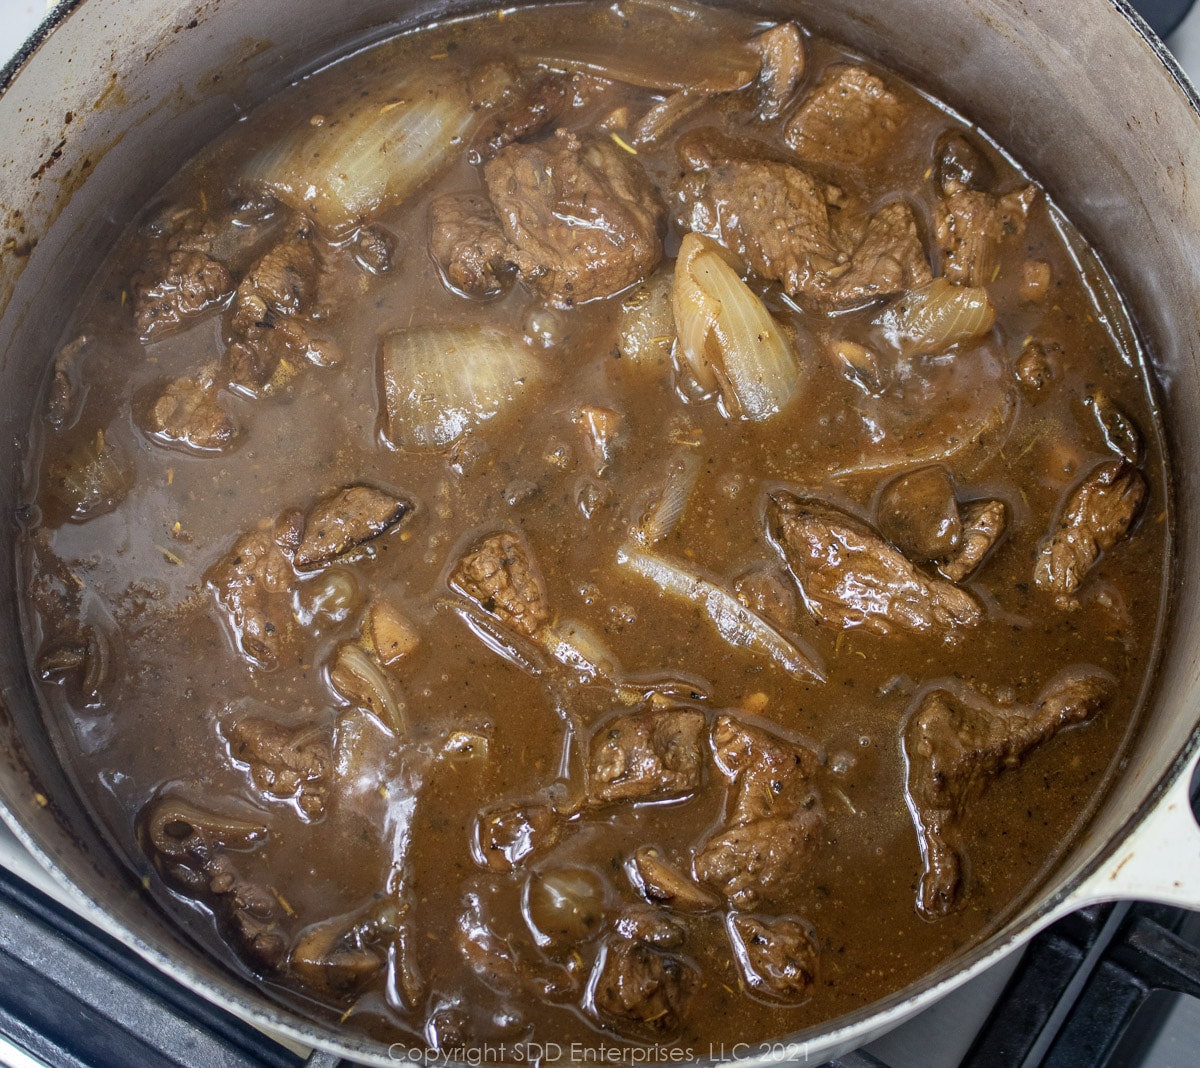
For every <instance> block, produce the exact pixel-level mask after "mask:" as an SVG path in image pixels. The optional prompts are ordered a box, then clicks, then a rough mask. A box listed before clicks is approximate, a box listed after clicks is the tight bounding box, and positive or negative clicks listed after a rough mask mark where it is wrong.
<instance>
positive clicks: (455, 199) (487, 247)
mask: <svg viewBox="0 0 1200 1068" xmlns="http://www.w3.org/2000/svg"><path fill="white" fill-rule="evenodd" d="M429 211H430V217H431V220H432V221H431V228H432V237H431V238H430V251H431V252H432V253H433V258H434V259H435V260H436V261H437V263H438V266H439V267H441V269H442V271H443V273H444V274H445V275H446V278H447V279H449V281H450V284H451V285H452V286H454V288H455V289H459V290H461V291H462V292H464V293H469V294H472V295H476V296H486V295H487V294H490V293H498V292H499V291H500V289H501V288H502V285H503V282H502V280H501V275H502V274H503V273H504V270H505V268H506V267H507V266H508V241H507V240H506V239H505V237H504V231H503V230H502V229H501V228H500V220H499V219H497V218H496V213H495V212H494V211H493V210H492V205H491V204H490V203H489V202H488V200H487V198H486V197H481V196H476V195H475V194H474V193H447V194H446V195H445V196H440V197H438V198H437V200H435V201H434V202H433V203H432V204H431V205H430V206H429Z"/></svg>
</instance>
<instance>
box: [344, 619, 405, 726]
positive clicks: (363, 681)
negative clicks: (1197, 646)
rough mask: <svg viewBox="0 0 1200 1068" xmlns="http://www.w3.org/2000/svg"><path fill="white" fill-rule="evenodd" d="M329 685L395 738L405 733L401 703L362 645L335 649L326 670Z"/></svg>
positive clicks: (352, 644)
mask: <svg viewBox="0 0 1200 1068" xmlns="http://www.w3.org/2000/svg"><path fill="white" fill-rule="evenodd" d="M329 683H330V685H331V686H332V687H333V689H334V691H335V692H336V693H338V694H340V695H341V696H342V697H344V698H345V699H346V700H347V701H349V702H350V703H351V704H353V705H357V706H358V707H360V708H364V709H366V710H367V711H368V712H370V713H372V714H373V715H374V716H375V717H376V718H377V719H378V720H379V722H380V723H382V724H383V725H384V726H385V727H387V729H388V730H390V731H391V732H392V733H393V734H395V735H396V736H397V737H403V736H404V735H405V734H406V733H407V732H408V721H407V717H406V716H405V712H404V703H403V702H402V701H401V700H400V699H399V698H398V697H397V696H396V692H395V691H394V690H393V689H392V684H391V681H390V680H389V679H388V677H387V675H386V674H385V673H384V671H383V669H382V668H381V667H380V666H379V665H378V664H376V663H375V661H374V660H372V659H371V658H370V657H369V656H368V655H367V653H366V650H365V649H363V647H362V646H361V645H356V644H355V643H354V642H346V643H345V644H343V645H342V646H340V647H339V648H338V651H337V657H336V658H335V660H334V662H333V665H332V667H330V669H329Z"/></svg>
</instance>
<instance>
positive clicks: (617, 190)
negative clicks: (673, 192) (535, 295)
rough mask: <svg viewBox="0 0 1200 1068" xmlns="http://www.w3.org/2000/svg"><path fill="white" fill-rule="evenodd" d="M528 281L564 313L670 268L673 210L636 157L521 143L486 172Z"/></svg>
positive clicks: (605, 145)
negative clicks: (665, 237) (666, 232)
mask: <svg viewBox="0 0 1200 1068" xmlns="http://www.w3.org/2000/svg"><path fill="white" fill-rule="evenodd" d="M484 176H485V178H486V180H487V186H488V193H489V194H490V196H491V199H492V204H493V205H494V206H495V208H496V213H497V214H498V215H499V217H500V223H501V226H502V228H503V230H504V234H505V237H507V238H508V240H509V242H510V244H511V245H512V246H513V248H512V250H511V253H510V258H511V260H512V262H513V263H515V264H516V266H517V269H518V270H519V271H520V273H521V275H522V277H523V278H525V279H526V281H528V282H529V283H530V284H532V285H534V286H535V287H536V288H537V289H538V290H539V291H540V292H541V293H543V294H544V295H545V296H546V298H547V299H548V300H549V301H550V302H551V303H553V304H555V305H557V306H558V307H567V308H569V307H571V306H572V305H574V304H580V303H583V302H584V301H588V300H592V299H593V298H596V297H606V296H609V295H611V294H613V293H617V292H619V291H620V290H622V289H625V288H626V287H627V286H631V285H633V283H634V282H637V281H639V280H640V279H643V278H645V277H646V276H647V275H649V273H650V272H651V271H652V270H653V269H654V267H655V265H656V264H657V263H658V262H659V260H660V259H662V238H661V233H662V229H663V226H664V224H665V221H666V209H665V207H664V206H663V204H662V201H661V200H660V199H659V196H658V193H657V192H656V190H655V188H654V184H653V183H652V182H651V181H650V179H649V178H648V177H647V176H646V173H645V171H643V170H642V168H641V165H640V164H639V163H638V162H637V161H636V160H635V159H634V157H633V156H631V155H629V153H627V152H624V151H622V150H621V149H619V148H618V147H617V146H616V145H615V144H613V143H612V142H611V141H605V140H599V139H593V140H586V141H585V140H580V138H579V137H578V136H576V135H575V134H573V133H568V132H566V131H563V130H560V131H558V134H557V136H555V137H554V138H553V139H551V140H550V141H546V142H542V143H539V144H535V145H526V144H513V145H509V146H508V147H507V148H504V149H502V150H501V151H500V152H499V153H497V154H496V156H495V157H494V158H493V159H492V160H490V161H489V162H488V163H487V164H486V165H485V167H484Z"/></svg>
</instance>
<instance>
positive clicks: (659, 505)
mask: <svg viewBox="0 0 1200 1068" xmlns="http://www.w3.org/2000/svg"><path fill="white" fill-rule="evenodd" d="M701 466H702V461H701V458H700V454H699V453H698V452H697V451H696V450H695V449H691V448H687V447H686V446H684V447H681V448H680V449H678V450H677V451H676V452H675V453H673V454H672V456H671V459H670V460H669V461H668V463H667V473H666V475H665V476H664V477H663V480H662V482H661V484H659V485H658V486H656V487H655V488H654V489H652V490H651V491H650V494H649V499H648V500H647V501H646V504H645V507H644V508H643V509H642V513H641V515H640V516H639V517H638V519H637V522H635V523H634V525H633V530H632V531H631V533H632V535H633V539H634V540H635V541H636V542H637V543H638V544H639V545H645V546H650V545H653V544H654V543H655V542H656V541H661V540H662V539H663V538H665V537H666V536H667V535H668V534H670V533H671V531H672V530H674V529H675V525H676V524H677V523H678V522H679V517H680V516H682V515H683V512H684V509H685V508H687V504H688V499H689V498H690V497H691V494H692V488H693V487H694V486H695V485H696V479H697V478H699V477H700V468H701Z"/></svg>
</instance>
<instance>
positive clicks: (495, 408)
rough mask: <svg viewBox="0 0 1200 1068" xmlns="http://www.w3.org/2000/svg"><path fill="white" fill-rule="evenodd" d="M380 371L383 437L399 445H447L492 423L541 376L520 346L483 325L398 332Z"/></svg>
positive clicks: (387, 344) (389, 339)
mask: <svg viewBox="0 0 1200 1068" xmlns="http://www.w3.org/2000/svg"><path fill="white" fill-rule="evenodd" d="M380 367H381V377H382V380H383V392H384V403H385V408H386V413H385V414H386V427H385V433H386V435H387V438H388V440H389V441H391V442H392V444H394V445H397V446H400V447H417V448H430V447H442V446H445V445H449V444H451V443H452V442H454V441H457V440H458V438H460V437H461V436H462V435H463V434H464V433H466V432H467V431H468V430H471V429H472V428H473V427H475V426H477V425H478V424H480V423H483V422H486V421H487V420H489V419H492V418H494V417H495V416H496V415H498V414H499V413H500V412H501V411H502V410H503V409H504V408H506V407H508V406H509V405H511V404H512V402H513V401H515V400H516V399H517V398H518V397H520V396H522V394H525V393H527V392H528V391H529V389H530V387H532V386H533V385H534V384H535V383H537V382H538V381H539V380H540V379H541V377H542V365H541V364H540V363H539V362H538V360H537V358H536V357H535V356H534V355H533V353H532V352H530V351H529V349H528V348H527V347H526V346H525V344H524V343H523V342H521V341H518V340H516V339H515V338H513V337H511V336H510V335H508V334H506V333H504V332H503V331H500V330H496V329H493V328H491V327H484V326H460V327H433V328H429V329H424V330H397V331H395V332H394V333H391V334H388V335H387V336H386V337H384V339H383V342H382V345H381V347H380Z"/></svg>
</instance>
